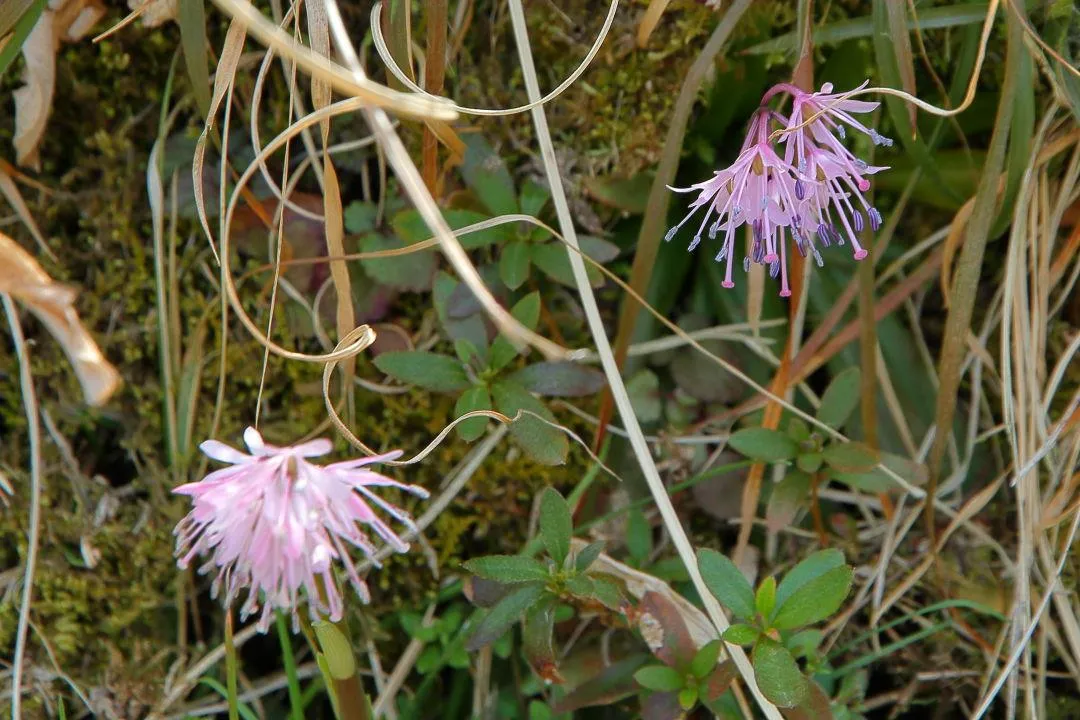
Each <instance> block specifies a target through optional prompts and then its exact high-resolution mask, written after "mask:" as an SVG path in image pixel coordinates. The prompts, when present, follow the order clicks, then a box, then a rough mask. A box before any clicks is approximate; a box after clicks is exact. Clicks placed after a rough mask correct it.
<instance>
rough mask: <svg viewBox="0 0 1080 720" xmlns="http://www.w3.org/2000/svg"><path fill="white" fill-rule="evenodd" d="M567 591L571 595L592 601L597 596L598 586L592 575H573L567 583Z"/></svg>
mask: <svg viewBox="0 0 1080 720" xmlns="http://www.w3.org/2000/svg"><path fill="white" fill-rule="evenodd" d="M566 589H567V590H569V591H570V594H571V595H573V596H575V597H577V598H581V599H583V600H588V599H592V598H593V597H594V596H595V595H596V584H595V583H594V582H593V579H592V576H590V575H584V574H583V575H573V576H571V577H570V579H568V580H567V581H566Z"/></svg>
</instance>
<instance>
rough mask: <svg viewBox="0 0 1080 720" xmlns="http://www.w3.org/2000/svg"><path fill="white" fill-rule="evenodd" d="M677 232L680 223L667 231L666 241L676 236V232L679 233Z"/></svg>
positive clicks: (665, 234)
mask: <svg viewBox="0 0 1080 720" xmlns="http://www.w3.org/2000/svg"><path fill="white" fill-rule="evenodd" d="M677 232H679V226H678V225H676V226H675V227H673V228H671V229H670V230H668V231H667V232H666V233H664V242H671V238H673V237H675V233H677Z"/></svg>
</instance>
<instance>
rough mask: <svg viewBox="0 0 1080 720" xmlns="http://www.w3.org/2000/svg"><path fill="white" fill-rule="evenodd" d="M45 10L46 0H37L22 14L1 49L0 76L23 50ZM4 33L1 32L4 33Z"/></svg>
mask: <svg viewBox="0 0 1080 720" xmlns="http://www.w3.org/2000/svg"><path fill="white" fill-rule="evenodd" d="M44 10H45V0H35V2H34V3H33V4H32V5H31V6H30V7H29V8H28V9H27V10H26V12H24V13H23V14H22V17H20V18H19V21H18V22H17V23H15V27H14V28H13V30H12V33H11V37H10V38H9V39H8V41H7V44H6V45H4V48H3V49H2V50H0V78H2V77H4V72H5V71H6V70H7V69H8V66H10V65H11V63H12V61H13V60H14V59H15V57H16V56H17V55H18V54H19V51H20V50H22V46H23V43H24V42H26V37H27V36H28V35H29V34H30V31H31V30H33V29H34V25H35V24H37V21H38V18H39V17H41V13H42V11H44ZM2 34H3V33H0V35H2Z"/></svg>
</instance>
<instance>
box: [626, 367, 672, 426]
mask: <svg viewBox="0 0 1080 720" xmlns="http://www.w3.org/2000/svg"><path fill="white" fill-rule="evenodd" d="M626 393H627V394H628V395H629V396H630V404H631V405H632V406H633V408H634V414H635V415H636V416H637V418H638V420H640V421H641V422H643V423H653V422H656V421H657V420H659V419H660V415H661V413H662V412H663V410H664V405H663V401H662V400H661V398H660V380H659V379H658V378H657V377H656V373H654V372H653V371H652V370H649V369H648V368H643V369H641V370H638V371H637V372H636V373H634V375H633V377H631V378H630V379H629V380H628V381H627V382H626Z"/></svg>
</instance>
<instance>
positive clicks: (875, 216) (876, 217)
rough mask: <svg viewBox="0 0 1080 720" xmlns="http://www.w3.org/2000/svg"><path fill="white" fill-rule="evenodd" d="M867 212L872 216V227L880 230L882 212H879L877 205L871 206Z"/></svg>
mask: <svg viewBox="0 0 1080 720" xmlns="http://www.w3.org/2000/svg"><path fill="white" fill-rule="evenodd" d="M866 214H867V215H869V216H870V228H871V229H872V230H873V231H874V232H877V231H878V230H880V229H881V213H879V212H878V210H877V208H875V207H872V208H870V209H869V210H867V211H866Z"/></svg>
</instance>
